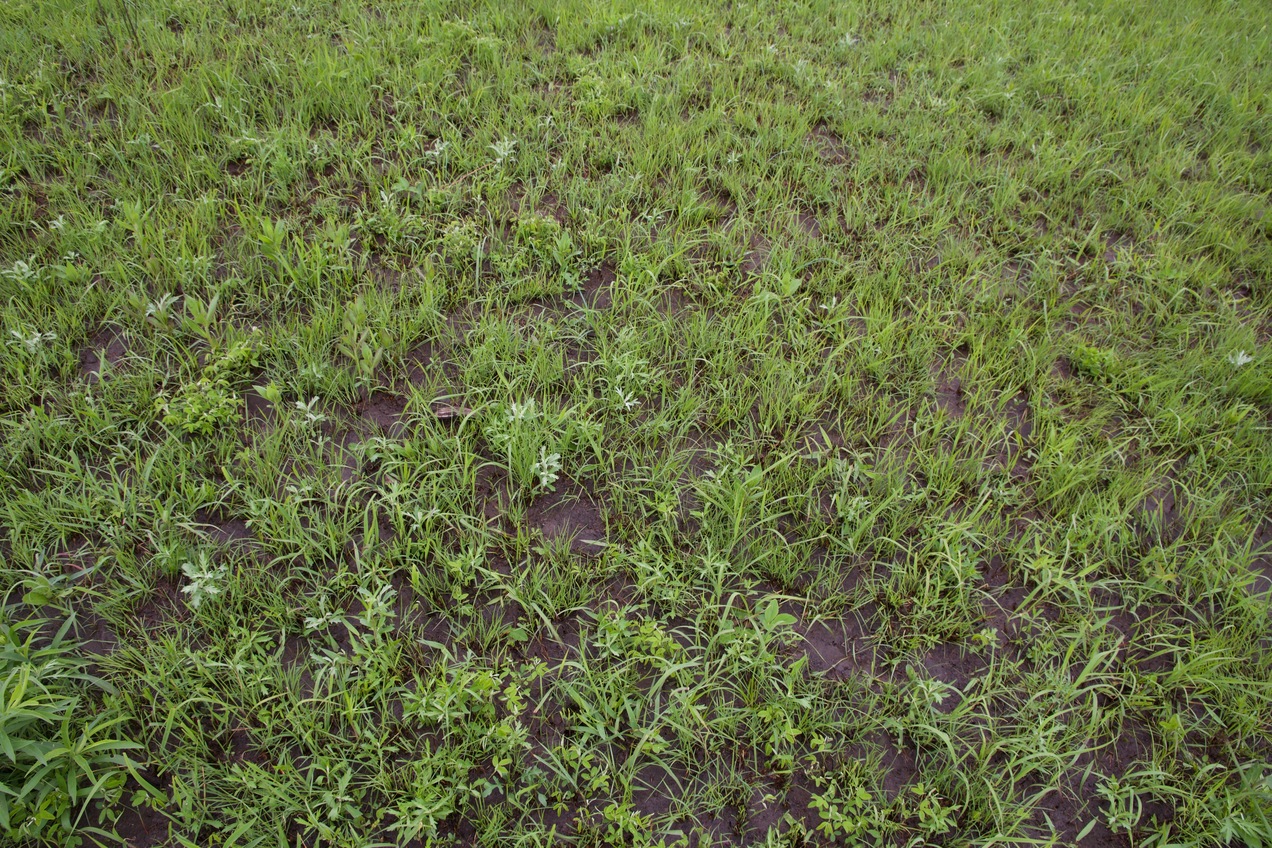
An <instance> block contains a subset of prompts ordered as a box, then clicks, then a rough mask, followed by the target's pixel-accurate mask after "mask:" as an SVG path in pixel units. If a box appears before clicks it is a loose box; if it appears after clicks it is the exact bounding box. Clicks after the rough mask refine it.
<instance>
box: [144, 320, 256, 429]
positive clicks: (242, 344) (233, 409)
mask: <svg viewBox="0 0 1272 848" xmlns="http://www.w3.org/2000/svg"><path fill="white" fill-rule="evenodd" d="M258 355H259V353H258V348H257V345H256V341H255V339H253V338H247V339H243V340H241V341H239V342H236V343H235V344H233V345H231V346H230V347H229V348H228V349H227V350H226V351H225V352H224V353H222V354H221V355H220V356H219V357H218V358H217V359H215V360H213V361H212V362H211V363H209V364H208V365H207V366H206V367H205V368H204V369H203V373H202V375H201V376H200V377H199V378H198V379H196V380H194V381H193V382H190V383H186V384H185V385H184V386H182V387H181V389H180V391H178V392H177V394H176V396H175V397H173V398H172V399H168V398H165V397H164V396H162V395H160V396H159V398H158V399H157V400H156V401H155V405H156V406H157V407H158V409H159V411H160V412H162V413H163V423H164V424H165V425H166V426H168V427H171V428H173V429H176V430H181V431H183V432H186V433H191V434H202V435H210V434H211V433H213V432H215V431H216V430H217V429H218V428H219V427H222V426H224V425H226V424H228V423H230V422H231V421H233V420H234V419H235V418H236V417H237V415H238V411H239V409H240V408H241V406H242V405H243V400H242V398H241V397H239V395H238V388H237V386H238V383H239V381H240V379H241V378H242V377H243V376H244V373H245V372H246V371H247V370H248V369H250V368H252V367H254V366H255V365H256V364H257V359H258Z"/></svg>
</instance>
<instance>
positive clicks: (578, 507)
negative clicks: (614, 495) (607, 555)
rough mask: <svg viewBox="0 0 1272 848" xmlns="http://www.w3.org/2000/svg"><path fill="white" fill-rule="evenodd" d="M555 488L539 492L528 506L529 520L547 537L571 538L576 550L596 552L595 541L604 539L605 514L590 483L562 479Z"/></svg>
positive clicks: (587, 552) (527, 521)
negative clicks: (586, 484) (550, 490)
mask: <svg viewBox="0 0 1272 848" xmlns="http://www.w3.org/2000/svg"><path fill="white" fill-rule="evenodd" d="M563 483H564V485H562V484H560V483H559V484H558V485H557V488H556V491H555V492H549V493H547V494H543V495H539V496H538V497H537V498H535V500H534V502H533V503H532V504H530V506H529V508H528V509H527V510H526V523H527V524H528V525H529V526H530V527H531V528H533V529H535V530H538V531H539V532H540V533H542V534H543V537H544V538H545V539H553V540H555V539H562V538H568V539H569V540H570V549H571V550H572V551H574V552H575V553H581V554H593V555H594V554H597V553H599V552H600V547H599V546H597V545H595V544H591V543H592V542H603V541H605V518H604V516H603V515H602V512H601V506H600V504H599V503H597V501H596V500H595V498H594V497H593V494H592V492H591V487H589V486H585V485H579V484H578V483H573V482H568V481H563Z"/></svg>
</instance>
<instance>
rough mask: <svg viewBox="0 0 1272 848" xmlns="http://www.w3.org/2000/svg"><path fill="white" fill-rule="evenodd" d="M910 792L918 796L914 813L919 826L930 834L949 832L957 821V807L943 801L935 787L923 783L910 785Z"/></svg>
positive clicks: (939, 834) (936, 834)
mask: <svg viewBox="0 0 1272 848" xmlns="http://www.w3.org/2000/svg"><path fill="white" fill-rule="evenodd" d="M910 792H911V793H912V794H913V795H916V796H918V807H917V808H916V809H915V813H916V815H917V816H918V819H919V827H921V828H922V829H923V831H924V833H926V834H928V835H930V836H941V835H944V834H946V833H949V832H950V831H951V830H953V829H954V828H955V826H956V825H957V823H958V819H957V815H958V811H959V808H958V807H956V806H954V805H952V804H948V803H945V802H943V801H942V800H941V796H940V795H939V794H938V793H937V791H936V789H935V788H933V787H930V786H927V785H925V784H923V783H916V784H914V785H913V786H911V787H910Z"/></svg>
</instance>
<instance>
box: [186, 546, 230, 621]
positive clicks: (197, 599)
mask: <svg viewBox="0 0 1272 848" xmlns="http://www.w3.org/2000/svg"><path fill="white" fill-rule="evenodd" d="M181 573H182V574H184V575H185V576H186V581H187V582H186V585H185V586H182V587H181V592H182V594H185V595H189V596H190V609H192V610H195V611H198V609H199V607H201V606H203V604H204V602H205V601H207V600H209V599H212V598H216V597H218V596H220V595H221V593H223V592H224V591H225V581H226V579H227V578H228V576H229V567H228V566H227V565H226V564H225V563H217V564H213V562H212V558H211V557H210V556H209V555H208V552H207V551H200V552H199V556H198V557H197V559H195V560H186V561H185V563H183V564H182V566H181Z"/></svg>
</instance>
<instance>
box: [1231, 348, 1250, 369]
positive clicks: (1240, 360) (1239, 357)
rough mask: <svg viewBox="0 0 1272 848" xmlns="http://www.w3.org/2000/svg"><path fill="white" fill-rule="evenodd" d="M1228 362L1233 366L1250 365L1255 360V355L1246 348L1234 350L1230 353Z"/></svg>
mask: <svg viewBox="0 0 1272 848" xmlns="http://www.w3.org/2000/svg"><path fill="white" fill-rule="evenodd" d="M1227 359H1228V364H1229V365H1231V366H1232V367H1233V368H1240V367H1242V366H1243V365H1249V364H1250V363H1251V362H1253V361H1254V357H1253V356H1251V355H1250V354H1249V353H1247V352H1246V351H1244V350H1234V351H1233V352H1232V353H1230V354H1228V357H1227Z"/></svg>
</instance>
